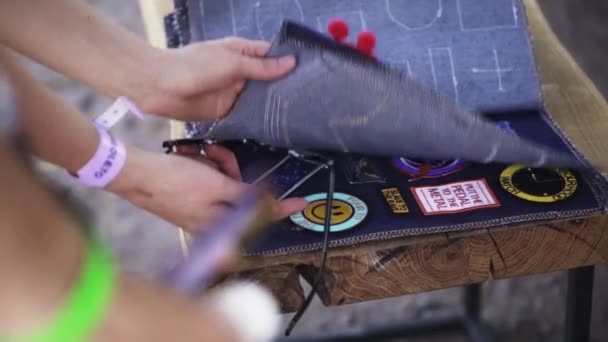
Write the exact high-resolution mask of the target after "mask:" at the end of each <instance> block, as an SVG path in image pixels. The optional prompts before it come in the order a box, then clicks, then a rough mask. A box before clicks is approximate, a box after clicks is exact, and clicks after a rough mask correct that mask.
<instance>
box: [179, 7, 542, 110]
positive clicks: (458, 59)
mask: <svg viewBox="0 0 608 342" xmlns="http://www.w3.org/2000/svg"><path fill="white" fill-rule="evenodd" d="M188 6H189V13H190V17H191V20H190V30H189V33H190V34H191V36H192V41H200V40H207V39H216V38H222V37H226V36H231V35H235V36H241V37H246V38H251V39H264V40H272V39H273V38H274V37H275V36H276V34H277V32H278V31H279V29H280V27H281V23H282V21H283V20H285V19H286V20H291V21H294V22H297V23H300V24H303V25H305V26H307V27H310V28H313V29H315V30H318V31H320V32H324V33H325V32H327V28H326V27H327V24H328V22H329V21H330V20H331V19H332V18H334V17H340V18H343V19H345V20H346V21H347V22H348V24H349V26H350V28H351V33H350V37H349V41H350V42H354V41H355V40H356V35H357V34H358V33H359V32H360V31H362V30H364V29H369V30H371V31H373V32H375V33H376V36H377V38H378V44H377V49H376V54H377V56H378V57H379V58H380V59H381V60H382V61H384V62H388V63H390V64H392V65H394V66H396V67H399V68H400V69H402V70H404V71H405V72H407V73H408V76H409V77H411V78H413V79H415V80H418V81H420V82H421V83H422V84H424V85H426V86H429V87H431V88H433V89H434V90H437V91H439V92H441V93H443V94H444V95H446V96H450V97H452V98H456V99H457V100H458V102H459V103H460V104H461V105H462V106H463V107H465V108H466V109H468V110H473V111H482V112H495V113H503V112H504V113H508V112H510V111H511V110H512V109H513V108H517V109H520V110H526V109H531V108H537V107H538V106H539V105H540V102H541V100H540V98H541V95H540V94H541V92H540V87H539V80H538V77H537V73H536V70H535V67H534V60H533V55H532V52H531V49H530V42H529V37H528V31H527V22H526V16H525V10H524V6H523V4H522V1H521V0H482V1H480V0H222V1H218V0H188Z"/></svg>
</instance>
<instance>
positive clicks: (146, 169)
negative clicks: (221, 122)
mask: <svg viewBox="0 0 608 342" xmlns="http://www.w3.org/2000/svg"><path fill="white" fill-rule="evenodd" d="M180 152H181V153H184V154H187V153H188V151H185V150H182V151H180ZM206 153H207V155H208V156H207V157H202V156H200V155H199V156H197V157H195V159H197V160H193V158H187V157H184V156H179V155H157V154H153V153H149V152H145V151H141V150H136V149H133V148H131V149H130V151H129V159H128V161H127V164H126V166H125V169H124V170H123V171H122V173H121V175H120V176H119V177H118V178H117V179H116V180H115V181H114V182H112V183H111V184H110V185H109V187H108V190H110V191H112V192H114V193H116V194H118V195H119V196H121V197H123V198H125V199H127V200H129V201H130V202H132V203H133V204H135V205H137V206H139V207H141V208H143V209H145V210H147V211H149V212H151V213H153V214H156V215H158V216H159V217H161V218H163V219H165V220H167V221H169V222H171V223H173V224H176V225H178V226H179V227H182V228H184V229H186V230H187V231H189V232H195V231H198V230H200V229H204V228H205V226H206V225H208V224H209V223H211V222H212V221H213V220H215V219H217V218H218V217H220V216H221V215H223V214H224V213H225V212H226V211H227V210H228V205H227V204H231V203H234V202H236V201H237V200H238V199H239V198H240V196H242V195H243V194H244V192H245V190H246V189H247V187H248V186H250V185H248V184H245V183H243V182H241V181H240V172H239V169H238V165H237V163H236V159H235V158H234V155H233V154H232V152H230V151H229V150H227V149H225V148H223V147H220V146H207V147H206ZM305 206H306V201H305V200H304V199H300V198H292V199H288V200H284V201H281V202H277V203H276V207H275V217H274V219H276V220H279V219H283V218H285V217H287V216H289V215H291V214H294V213H296V212H298V211H301V210H303V209H304V207H305Z"/></svg>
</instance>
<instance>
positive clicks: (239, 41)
mask: <svg viewBox="0 0 608 342" xmlns="http://www.w3.org/2000/svg"><path fill="white" fill-rule="evenodd" d="M223 44H225V46H226V47H228V49H229V50H231V51H234V52H237V53H238V54H240V55H241V56H242V57H241V59H240V63H239V68H238V71H237V72H238V74H239V75H238V76H240V77H239V78H241V79H254V80H264V81H266V80H273V79H276V78H279V77H281V76H283V75H285V74H286V73H288V72H289V71H291V70H292V69H293V68H294V67H295V65H296V59H295V57H294V56H284V57H280V58H263V57H264V56H266V54H267V53H268V50H269V49H270V43H268V42H266V41H260V40H247V39H243V38H238V37H230V38H226V39H224V40H223Z"/></svg>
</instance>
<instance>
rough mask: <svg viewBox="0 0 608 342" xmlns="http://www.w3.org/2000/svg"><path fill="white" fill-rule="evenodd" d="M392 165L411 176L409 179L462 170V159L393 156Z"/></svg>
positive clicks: (443, 174) (437, 175) (432, 176)
mask: <svg viewBox="0 0 608 342" xmlns="http://www.w3.org/2000/svg"><path fill="white" fill-rule="evenodd" d="M393 165H395V166H396V167H397V168H398V169H399V170H400V171H402V172H405V173H406V174H408V175H410V176H412V177H413V178H412V179H410V182H411V181H414V180H417V179H422V178H438V177H443V176H447V175H449V174H452V173H454V172H457V171H460V170H462V168H463V167H464V162H463V161H462V160H425V159H408V158H394V159H393Z"/></svg>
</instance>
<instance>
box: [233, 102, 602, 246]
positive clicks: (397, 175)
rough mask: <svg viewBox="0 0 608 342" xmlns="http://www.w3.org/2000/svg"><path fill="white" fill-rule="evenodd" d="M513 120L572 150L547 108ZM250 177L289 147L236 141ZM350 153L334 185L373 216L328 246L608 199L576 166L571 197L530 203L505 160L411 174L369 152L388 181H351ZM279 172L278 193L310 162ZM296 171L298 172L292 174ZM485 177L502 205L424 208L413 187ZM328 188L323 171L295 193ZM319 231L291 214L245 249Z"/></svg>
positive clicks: (298, 242)
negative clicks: (507, 178)
mask: <svg viewBox="0 0 608 342" xmlns="http://www.w3.org/2000/svg"><path fill="white" fill-rule="evenodd" d="M509 124H510V126H511V127H512V128H513V129H514V130H515V131H516V132H517V134H519V135H522V136H525V137H530V138H531V139H534V140H537V141H542V142H543V143H545V144H547V145H549V146H552V147H553V148H555V149H557V150H560V151H564V152H566V151H568V150H569V146H568V145H567V143H566V142H564V140H563V138H562V137H561V136H560V134H559V133H558V132H557V131H556V130H555V129H554V127H553V126H552V125H551V123H550V121H548V120H547V117H546V114H545V113H542V112H531V113H520V115H518V116H514V117H513V118H511V119H509ZM233 148H234V151H235V152H236V154H237V157H238V159H239V163H240V166H241V168H242V174H243V177H244V179H245V180H246V181H252V180H254V179H256V178H258V177H259V176H260V175H261V174H262V173H263V171H265V170H268V169H269V168H270V167H271V166H272V165H274V164H275V163H277V162H278V161H279V160H280V159H282V158H283V157H284V155H285V153H284V151H276V152H271V151H265V150H260V149H259V148H258V149H256V148H252V147H250V146H248V145H241V144H237V145H236V146H233ZM347 160H348V156H344V155H340V156H336V166H335V167H336V191H337V192H343V193H347V194H349V195H353V196H356V197H358V198H360V199H362V200H363V201H364V202H365V203H366V204H367V206H368V207H369V213H368V216H367V217H366V218H365V220H364V221H363V222H362V223H361V224H360V225H358V226H356V227H355V228H353V229H352V230H347V231H344V232H341V233H332V234H331V235H330V245H331V246H349V245H354V244H356V243H360V242H365V241H373V240H383V239H392V238H397V237H403V236H411V235H418V234H429V233H438V232H453V231H460V230H471V229H480V228H492V227H505V226H508V225H512V224H516V223H525V222H543V221H544V222H546V221H549V220H554V219H573V218H582V217H586V216H589V215H594V214H600V213H605V206H606V204H607V196H606V190H607V188H606V182H605V180H604V179H603V178H602V177H601V176H599V175H598V174H592V173H586V172H585V173H575V174H576V175H577V178H578V180H579V182H578V189H577V191H576V193H575V194H574V195H573V196H572V197H571V198H568V199H567V200H564V201H561V202H555V203H542V204H540V203H533V202H527V201H524V200H521V199H519V198H517V197H515V196H513V195H511V194H509V193H507V192H506V191H505V190H504V189H503V188H502V187H501V185H500V174H501V172H502V171H503V170H504V169H505V167H506V166H507V165H503V164H497V163H494V164H489V165H480V164H476V163H467V164H465V166H464V168H463V169H462V170H461V171H458V172H455V173H453V174H450V175H447V176H444V177H441V178H434V179H420V180H415V181H410V180H411V177H409V176H407V175H404V174H403V173H402V172H400V171H399V170H398V169H397V168H395V167H394V166H393V165H391V160H390V158H385V157H374V158H369V163H370V164H372V165H373V166H374V167H376V168H377V169H379V170H380V172H381V173H382V175H383V176H384V178H385V181H384V182H383V183H366V184H351V183H349V182H348V180H347V177H345V176H344V175H345V172H346V171H347V170H346V167H347V165H348V162H347ZM290 163H291V164H292V165H286V166H285V167H283V168H281V170H278V171H277V172H275V173H274V175H273V177H271V179H270V180H269V183H271V184H272V185H273V186H274V187H282V188H280V189H279V188H277V193H281V192H282V191H284V190H285V189H286V188H288V187H289V186H290V185H292V184H293V182H294V181H292V182H291V183H284V181H283V180H282V178H284V177H285V176H286V175H291V174H292V172H291V171H290V170H300V171H301V172H309V171H311V169H312V167H311V166H310V165H306V164H305V163H302V162H299V161H297V160H293V161H292V162H290ZM294 176H295V177H296V178H298V174H295V175H294ZM476 179H484V180H485V181H486V182H487V184H488V186H489V188H490V191H492V193H493V194H494V195H495V196H496V198H497V200H498V202H499V203H500V207H496V208H487V209H479V210H474V211H470V212H464V213H458V214H446V215H435V216H425V215H423V213H422V211H421V207H420V205H419V204H417V201H416V200H415V198H414V196H413V194H412V192H411V191H410V187H413V186H416V187H418V186H429V185H441V184H448V183H452V182H461V181H469V180H476ZM387 188H397V189H399V192H400V193H401V195H402V196H403V198H404V200H405V202H406V204H407V206H408V208H409V209H410V213H407V214H403V215H396V214H394V213H393V212H391V209H390V207H389V206H388V205H387V203H386V201H385V199H384V197H383V195H382V192H381V191H382V189H387ZM325 191H327V172H325V171H321V172H319V173H317V174H316V175H315V176H313V177H312V178H311V179H310V180H308V181H307V182H306V183H304V184H303V185H302V186H301V187H300V188H298V189H297V190H296V191H295V192H294V193H293V194H292V195H293V196H307V195H310V194H314V193H319V192H325ZM321 246H322V234H321V233H316V232H312V231H308V230H305V229H301V228H299V227H298V226H296V225H295V224H294V223H292V222H291V221H290V220H284V221H282V222H280V223H278V224H276V225H275V226H274V227H273V228H272V229H271V230H270V231H269V232H268V233H267V234H266V235H264V236H262V237H260V239H259V241H258V243H257V244H256V245H255V246H253V247H252V248H251V249H249V250H247V251H246V254H251V255H280V254H290V253H297V252H303V251H311V250H316V249H319V248H321Z"/></svg>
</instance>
